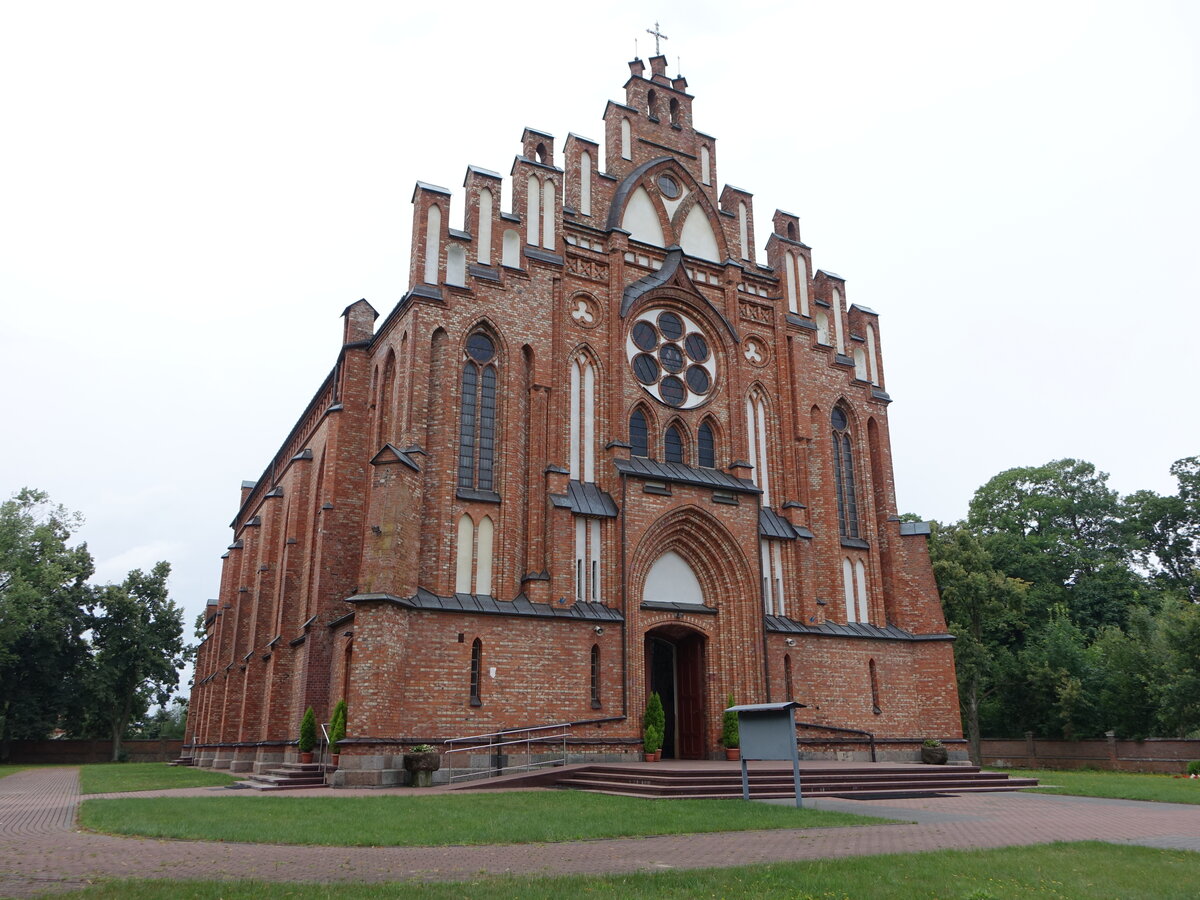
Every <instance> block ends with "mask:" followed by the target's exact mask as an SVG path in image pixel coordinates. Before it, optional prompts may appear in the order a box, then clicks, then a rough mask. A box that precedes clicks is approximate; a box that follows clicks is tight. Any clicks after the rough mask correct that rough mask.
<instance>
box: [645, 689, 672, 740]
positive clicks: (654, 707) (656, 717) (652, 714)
mask: <svg viewBox="0 0 1200 900" xmlns="http://www.w3.org/2000/svg"><path fill="white" fill-rule="evenodd" d="M666 728H667V715H666V713H665V712H663V705H662V698H661V697H659V696H658V692H657V691H651V693H650V699H648V700H647V701H646V713H645V715H643V716H642V747H643V749H644V750H645V752H646V753H654V752H655V751H656V750H661V749H662V743H663V735H664V734H666Z"/></svg>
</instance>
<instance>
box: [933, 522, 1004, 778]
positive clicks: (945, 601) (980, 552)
mask: <svg viewBox="0 0 1200 900" xmlns="http://www.w3.org/2000/svg"><path fill="white" fill-rule="evenodd" d="M929 553H930V558H931V559H932V562H933V573H934V577H935V578H936V579H937V583H938V590H939V591H940V593H941V596H942V606H943V609H944V610H945V614H946V625H947V627H948V628H949V630H950V632H951V633H952V634H954V635H955V636H956V637H957V640H956V641H955V643H954V664H955V669H956V671H957V674H958V690H959V699H960V702H961V706H962V715H963V726H964V730H965V731H966V732H967V739H968V741H969V742H970V747H971V758H972V759H973V760H975V761H976V762H977V763H978V762H979V760H980V759H981V758H982V755H981V751H980V741H981V738H982V731H981V727H980V722H981V717H982V711H983V705H984V704H985V703H987V702H988V701H989V700H992V699H995V698H998V696H999V694H1000V692H1001V691H1002V689H1003V688H1004V687H1005V686H1006V685H1009V684H1011V683H1012V682H1013V681H1014V680H1016V676H1015V673H1014V669H1015V662H1014V658H1013V653H1014V648H1015V646H1016V645H1017V642H1018V640H1019V637H1020V634H1021V631H1022V629H1023V623H1022V621H1021V611H1022V606H1023V603H1024V598H1025V591H1026V588H1027V585H1026V584H1025V583H1024V582H1022V581H1019V580H1017V579H1015V578H1009V577H1008V576H1006V575H1005V574H1004V573H1003V572H1000V571H999V570H997V569H996V568H995V566H994V565H993V564H992V559H991V556H990V554H989V553H988V551H987V549H986V548H985V547H984V544H983V541H982V540H981V539H980V536H979V535H978V534H977V533H976V532H975V531H973V530H972V529H971V528H970V527H968V526H967V525H965V524H963V523H959V524H957V525H950V526H943V525H939V524H938V523H936V522H935V523H933V533H932V534H931V536H930V541H929Z"/></svg>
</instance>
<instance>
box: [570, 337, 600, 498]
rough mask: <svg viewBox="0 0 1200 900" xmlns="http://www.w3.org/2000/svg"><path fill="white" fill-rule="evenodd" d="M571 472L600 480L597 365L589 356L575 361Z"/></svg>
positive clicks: (582, 478)
mask: <svg viewBox="0 0 1200 900" xmlns="http://www.w3.org/2000/svg"><path fill="white" fill-rule="evenodd" d="M570 415H571V436H570V454H569V456H570V473H571V478H573V479H575V480H576V481H595V480H596V367H595V366H593V365H592V363H591V360H589V359H588V358H587V357H586V356H579V357H577V358H576V359H575V360H573V361H572V363H571V412H570Z"/></svg>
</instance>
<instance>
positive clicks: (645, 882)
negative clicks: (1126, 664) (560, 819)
mask: <svg viewBox="0 0 1200 900" xmlns="http://www.w3.org/2000/svg"><path fill="white" fill-rule="evenodd" d="M669 802H675V801H669ZM1197 884H1200V853H1191V852H1188V851H1181V850H1155V849H1151V848H1149V847H1134V846H1125V845H1114V844H1103V843H1079V844H1043V845H1039V846H1033V847H1007V848H1003V849H1000V850H943V851H940V852H937V853H912V854H895V855H888V856H867V857H855V858H853V859H839V860H818V861H815V862H803V863H775V864H771V865H756V866H742V867H738V868H731V869H694V870H677V871H669V872H656V873H653V874H642V873H638V874H634V875H609V876H591V875H568V876H557V877H550V878H545V877H542V878H534V877H528V878H479V879H474V880H471V881H469V882H460V883H448V884H428V883H415V882H392V883H390V884H388V883H385V884H347V885H339V884H272V883H265V882H258V881H225V882H219V881H205V882H202V881H120V882H109V883H106V884H101V885H97V886H94V887H90V888H87V889H85V890H82V891H77V892H74V893H70V894H58V895H56V896H58V897H64V898H77V900H156V898H172V900H174V898H180V900H191V898H195V900H282V898H288V900H373V898H383V897H416V898H420V900H442V898H445V900H449V898H461V897H471V898H477V900H491V898H521V900H538V898H546V900H551V898H553V900H558V898H562V897H572V896H574V897H578V896H588V897H620V898H642V897H644V898H684V897H686V898H692V897H755V898H759V897H767V898H789V900H843V898H860V897H862V898H870V900H934V898H945V900H949V898H954V900H1002V898H1003V900H1008V898H1014V897H1015V898H1021V897H1051V898H1055V900H1094V898H1098V897H1102V898H1112V897H1120V898H1125V900H1141V898H1147V900H1150V898H1153V900H1175V898H1179V900H1185V898H1186V900H1193V898H1195V896H1196V885H1197Z"/></svg>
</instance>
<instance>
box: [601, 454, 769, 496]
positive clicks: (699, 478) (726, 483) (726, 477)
mask: <svg viewBox="0 0 1200 900" xmlns="http://www.w3.org/2000/svg"><path fill="white" fill-rule="evenodd" d="M613 465H615V466H616V467H617V471H618V472H620V473H621V474H622V475H632V476H633V477H634V478H650V479H659V480H661V481H674V482H676V483H678V484H697V485H700V486H701V487H707V488H713V489H714V490H719V491H740V492H741V493H743V494H761V493H762V490H760V489H759V488H757V487H755V485H754V482H752V481H750V480H749V479H747V478H735V477H734V476H732V475H730V474H729V473H728V472H722V471H721V470H720V469H702V468H697V467H694V466H685V465H684V464H683V463H669V462H659V461H658V460H656V459H649V458H648V457H645V456H632V457H630V458H629V459H615V460H613Z"/></svg>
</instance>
